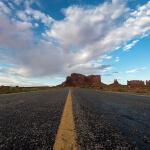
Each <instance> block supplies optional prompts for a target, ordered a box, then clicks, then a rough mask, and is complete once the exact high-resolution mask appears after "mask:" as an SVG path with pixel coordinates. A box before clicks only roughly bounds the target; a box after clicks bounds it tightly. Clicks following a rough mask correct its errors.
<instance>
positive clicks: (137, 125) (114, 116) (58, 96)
mask: <svg viewBox="0 0 150 150" xmlns="http://www.w3.org/2000/svg"><path fill="white" fill-rule="evenodd" d="M68 91H69V88H64V89H55V90H47V91H36V92H26V93H16V94H7V95H0V150H14V149H15V150H34V149H36V150H51V149H53V144H54V142H55V138H56V134H57V132H58V126H59V124H60V120H61V116H62V113H63V109H64V106H65V102H66V99H67V95H68ZM72 104H73V115H74V123H75V129H76V133H77V144H78V146H79V148H78V149H79V150H100V149H102V150H104V149H111V150H117V149H118V150H131V149H132V150H138V149H139V150H150V97H146V96H136V95H129V94H121V93H111V92H101V91H96V90H88V89H79V88H72Z"/></svg>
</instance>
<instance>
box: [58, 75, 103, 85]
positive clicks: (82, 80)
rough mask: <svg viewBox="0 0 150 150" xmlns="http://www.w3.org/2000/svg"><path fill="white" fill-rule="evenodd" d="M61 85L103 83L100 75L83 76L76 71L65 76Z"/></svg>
mask: <svg viewBox="0 0 150 150" xmlns="http://www.w3.org/2000/svg"><path fill="white" fill-rule="evenodd" d="M61 85H62V86H76V87H79V86H91V87H98V86H101V85H103V83H102V82H101V77H100V75H89V76H85V75H82V74H78V73H72V74H71V76H68V77H67V78H66V81H65V82H63V83H62V84H61Z"/></svg>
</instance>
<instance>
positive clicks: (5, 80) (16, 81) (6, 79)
mask: <svg viewBox="0 0 150 150" xmlns="http://www.w3.org/2000/svg"><path fill="white" fill-rule="evenodd" d="M1 85H4V86H18V85H19V86H27V87H29V86H30V87H32V86H50V85H48V84H46V83H41V82H34V81H30V80H27V79H26V78H16V77H15V76H12V75H11V76H9V75H4V74H0V86H1Z"/></svg>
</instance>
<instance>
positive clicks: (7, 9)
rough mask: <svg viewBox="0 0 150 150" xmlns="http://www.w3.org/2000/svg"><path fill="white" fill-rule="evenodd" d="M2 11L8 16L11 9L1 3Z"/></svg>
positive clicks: (0, 9) (0, 8)
mask: <svg viewBox="0 0 150 150" xmlns="http://www.w3.org/2000/svg"><path fill="white" fill-rule="evenodd" d="M0 11H3V12H4V13H6V14H9V13H10V9H9V8H8V7H7V6H6V5H5V4H4V3H3V2H0Z"/></svg>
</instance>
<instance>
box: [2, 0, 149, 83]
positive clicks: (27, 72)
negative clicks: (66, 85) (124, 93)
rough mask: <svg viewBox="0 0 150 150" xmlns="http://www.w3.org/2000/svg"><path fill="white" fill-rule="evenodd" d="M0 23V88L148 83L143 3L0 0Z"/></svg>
mask: <svg viewBox="0 0 150 150" xmlns="http://www.w3.org/2000/svg"><path fill="white" fill-rule="evenodd" d="M0 20H1V21H0V84H1V85H11V86H16V85H19V86H44V85H48V86H52V85H57V84H60V83H61V82H63V81H64V80H65V78H66V76H68V75H70V74H71V73H74V72H76V73H81V74H85V75H90V74H99V75H101V77H102V82H104V83H106V84H110V83H112V82H113V80H114V79H118V81H119V82H120V83H121V84H126V83H127V80H134V79H136V80H144V81H145V80H150V1H149V0H107V1H104V0H95V1H93V0H44V1H43V0H0Z"/></svg>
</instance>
